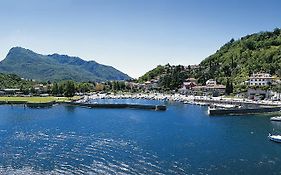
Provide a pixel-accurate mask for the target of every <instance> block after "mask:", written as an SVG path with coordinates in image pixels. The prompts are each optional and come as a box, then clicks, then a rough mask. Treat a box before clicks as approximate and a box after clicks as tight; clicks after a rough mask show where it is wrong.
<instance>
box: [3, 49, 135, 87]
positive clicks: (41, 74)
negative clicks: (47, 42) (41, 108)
mask: <svg viewBox="0 0 281 175" xmlns="http://www.w3.org/2000/svg"><path fill="white" fill-rule="evenodd" d="M0 72H3V73H14V74H17V75H20V76H21V77H23V78H28V79H35V80H39V81H60V80H75V81H79V82H81V81H107V80H127V79H130V77H129V76H128V75H126V74H124V73H122V72H121V71H119V70H117V69H115V68H113V67H111V66H106V65H102V64H99V63H97V62H95V61H85V60H83V59H81V58H79V57H70V56H67V55H59V54H52V55H41V54H37V53H35V52H33V51H31V50H28V49H24V48H21V47H14V48H12V49H11V50H10V51H9V53H8V55H7V56H6V58H5V59H4V60H3V61H1V62H0Z"/></svg>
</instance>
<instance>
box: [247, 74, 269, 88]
mask: <svg viewBox="0 0 281 175" xmlns="http://www.w3.org/2000/svg"><path fill="white" fill-rule="evenodd" d="M272 79H273V77H272V76H271V75H270V74H267V73H257V74H252V75H251V77H250V78H249V85H250V86H266V85H269V84H272Z"/></svg>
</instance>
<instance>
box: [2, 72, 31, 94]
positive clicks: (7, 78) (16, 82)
mask: <svg viewBox="0 0 281 175" xmlns="http://www.w3.org/2000/svg"><path fill="white" fill-rule="evenodd" d="M34 84H35V82H33V81H31V80H22V79H21V78H20V77H19V76H17V75H15V74H3V73H0V89H6V88H18V89H21V90H22V91H25V90H28V89H29V88H31V87H32V86H33V85H34Z"/></svg>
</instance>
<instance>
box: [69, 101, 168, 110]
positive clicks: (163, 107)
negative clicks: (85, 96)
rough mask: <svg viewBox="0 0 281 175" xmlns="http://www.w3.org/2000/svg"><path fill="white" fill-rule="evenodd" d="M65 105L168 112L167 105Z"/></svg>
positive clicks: (75, 103) (71, 103)
mask: <svg viewBox="0 0 281 175" xmlns="http://www.w3.org/2000/svg"><path fill="white" fill-rule="evenodd" d="M65 104H68V105H73V106H82V107H88V108H115V109H124V108H129V109H145V110H155V111H165V110H167V106H166V105H144V104H92V103H77V102H67V103H65Z"/></svg>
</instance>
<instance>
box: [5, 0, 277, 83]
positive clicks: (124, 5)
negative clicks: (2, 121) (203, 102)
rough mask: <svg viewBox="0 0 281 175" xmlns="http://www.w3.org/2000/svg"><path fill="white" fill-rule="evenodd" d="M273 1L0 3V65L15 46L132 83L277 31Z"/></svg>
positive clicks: (65, 0)
mask: <svg viewBox="0 0 281 175" xmlns="http://www.w3.org/2000/svg"><path fill="white" fill-rule="evenodd" d="M280 8H281V1H280V0H0V60H2V59H4V58H5V56H6V55H7V53H8V51H9V49H10V48H12V47H15V46H20V47H24V48H28V49H31V50H33V51H35V52H37V53H41V54H52V53H59V54H67V55H70V56H78V57H80V58H82V59H84V60H95V61H97V62H98V63H101V64H105V65H111V66H113V67H115V68H117V69H119V70H121V71H122V72H124V73H127V74H128V75H130V76H131V77H134V78H137V77H139V76H141V75H143V74H144V73H145V72H147V71H148V70H151V69H153V68H154V67H156V66H157V65H159V64H162V65H164V64H167V63H170V64H175V65H177V64H182V65H189V64H199V63H200V62H201V61H202V60H203V59H204V58H206V57H208V56H209V55H211V54H213V53H215V52H216V50H218V49H219V48H220V47H221V46H222V45H223V44H224V43H226V42H228V41H229V40H230V39H231V38H234V39H239V38H240V37H242V36H244V35H247V34H252V33H256V32H260V31H272V30H273V29H274V28H276V27H278V28H280V27H281V20H280V19H281V10H280Z"/></svg>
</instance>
